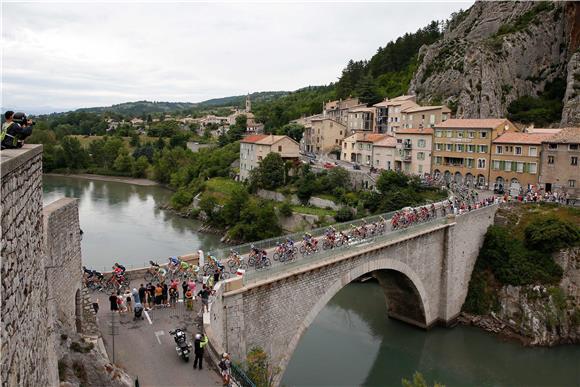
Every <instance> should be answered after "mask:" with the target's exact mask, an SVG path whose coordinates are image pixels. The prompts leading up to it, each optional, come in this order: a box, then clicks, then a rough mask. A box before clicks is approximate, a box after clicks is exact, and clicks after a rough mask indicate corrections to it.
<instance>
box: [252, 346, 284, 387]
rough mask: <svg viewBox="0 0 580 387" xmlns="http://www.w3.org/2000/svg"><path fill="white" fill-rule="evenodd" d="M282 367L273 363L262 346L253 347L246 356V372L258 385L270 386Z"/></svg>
mask: <svg viewBox="0 0 580 387" xmlns="http://www.w3.org/2000/svg"><path fill="white" fill-rule="evenodd" d="M280 371H281V370H280V367H277V366H274V365H272V363H271V361H270V359H269V357H268V354H267V353H266V352H265V351H264V350H263V349H262V348H261V347H253V348H252V349H250V351H249V352H248V354H247V356H246V374H247V375H248V377H249V378H250V380H251V381H252V382H254V384H255V385H256V387H270V386H272V385H273V384H274V378H275V377H276V375H278V374H279V373H280Z"/></svg>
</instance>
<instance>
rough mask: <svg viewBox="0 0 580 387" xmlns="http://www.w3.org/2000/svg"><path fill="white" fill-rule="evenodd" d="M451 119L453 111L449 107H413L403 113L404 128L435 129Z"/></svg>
mask: <svg viewBox="0 0 580 387" xmlns="http://www.w3.org/2000/svg"><path fill="white" fill-rule="evenodd" d="M449 118H451V109H449V108H448V107H447V106H412V107H408V108H406V109H404V110H403V111H402V112H401V123H402V127H403V128H433V127H434V126H435V125H436V124H439V123H440V122H444V121H447V120H448V119H449Z"/></svg>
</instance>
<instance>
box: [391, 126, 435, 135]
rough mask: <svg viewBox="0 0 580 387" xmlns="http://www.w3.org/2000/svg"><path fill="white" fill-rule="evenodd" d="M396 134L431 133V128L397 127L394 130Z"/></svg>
mask: <svg viewBox="0 0 580 387" xmlns="http://www.w3.org/2000/svg"><path fill="white" fill-rule="evenodd" d="M397 134H427V135H431V134H433V128H399V129H397V131H396V132H395V135H397Z"/></svg>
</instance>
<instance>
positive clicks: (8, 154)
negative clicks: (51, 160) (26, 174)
mask: <svg viewBox="0 0 580 387" xmlns="http://www.w3.org/2000/svg"><path fill="white" fill-rule="evenodd" d="M39 154H42V144H24V145H23V146H22V148H18V149H3V150H2V151H1V152H0V177H4V176H6V175H8V174H10V173H11V172H12V171H14V170H15V169H17V168H18V167H20V166H21V165H23V164H25V163H26V162H28V161H29V160H30V159H32V158H33V157H35V156H37V155H39Z"/></svg>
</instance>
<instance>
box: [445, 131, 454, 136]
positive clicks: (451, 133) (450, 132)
mask: <svg viewBox="0 0 580 387" xmlns="http://www.w3.org/2000/svg"><path fill="white" fill-rule="evenodd" d="M445 136H446V137H453V131H452V130H448V131H447V132H445Z"/></svg>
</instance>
